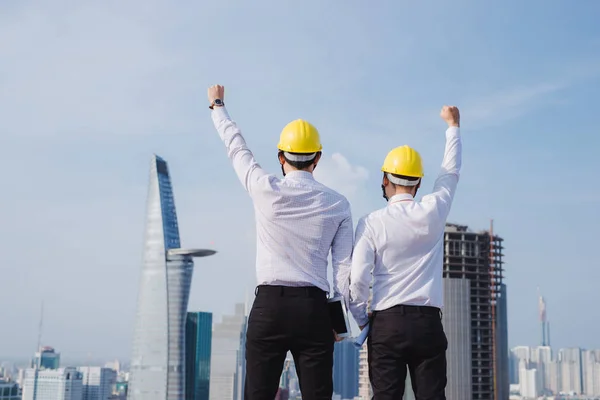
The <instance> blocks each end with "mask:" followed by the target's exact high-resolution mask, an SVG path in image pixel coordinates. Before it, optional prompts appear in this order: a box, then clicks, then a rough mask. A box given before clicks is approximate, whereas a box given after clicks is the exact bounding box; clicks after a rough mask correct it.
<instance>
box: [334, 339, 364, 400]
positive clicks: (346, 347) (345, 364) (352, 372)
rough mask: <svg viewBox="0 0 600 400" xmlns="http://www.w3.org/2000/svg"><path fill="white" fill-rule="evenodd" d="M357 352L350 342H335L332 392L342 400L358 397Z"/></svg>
mask: <svg viewBox="0 0 600 400" xmlns="http://www.w3.org/2000/svg"><path fill="white" fill-rule="evenodd" d="M358 352H359V349H357V348H356V346H354V344H353V343H352V342H351V341H350V340H343V341H341V342H336V343H335V346H334V351H333V392H334V393H335V394H338V395H340V396H341V398H342V399H353V398H354V397H356V396H358Z"/></svg>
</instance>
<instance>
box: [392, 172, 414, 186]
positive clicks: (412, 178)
mask: <svg viewBox="0 0 600 400" xmlns="http://www.w3.org/2000/svg"><path fill="white" fill-rule="evenodd" d="M387 174H388V173H387V172H384V173H383V176H386V175H387ZM392 176H393V177H394V178H400V179H405V180H407V181H411V182H414V181H418V180H419V179H421V178H416V177H414V176H406V175H398V174H392ZM390 183H391V184H392V185H394V186H402V185H396V184H395V183H394V182H392V181H390Z"/></svg>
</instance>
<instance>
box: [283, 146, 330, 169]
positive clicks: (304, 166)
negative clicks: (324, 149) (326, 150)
mask: <svg viewBox="0 0 600 400" xmlns="http://www.w3.org/2000/svg"><path fill="white" fill-rule="evenodd" d="M290 154H298V155H302V154H301V153H292V152H290ZM319 154H321V152H320V151H317V154H316V155H315V158H313V159H312V160H308V161H292V160H290V159H288V158H287V157H286V156H285V154H284V152H283V151H281V150H279V154H278V155H277V156H278V157H279V156H283V158H285V161H286V162H287V163H288V164H290V165H291V166H292V167H294V168H296V169H299V170H303V169H307V168H308V167H310V166H311V165H313V164H314V163H315V160H316V159H317V157H318V156H319Z"/></svg>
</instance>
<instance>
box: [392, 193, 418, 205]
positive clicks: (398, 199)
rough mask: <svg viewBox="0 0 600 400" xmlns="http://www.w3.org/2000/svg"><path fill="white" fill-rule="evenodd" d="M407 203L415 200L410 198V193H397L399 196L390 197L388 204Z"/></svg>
mask: <svg viewBox="0 0 600 400" xmlns="http://www.w3.org/2000/svg"><path fill="white" fill-rule="evenodd" d="M408 201H415V199H414V198H413V197H412V195H411V194H410V193H399V194H395V195H393V196H392V197H390V200H389V202H388V204H394V203H399V202H408Z"/></svg>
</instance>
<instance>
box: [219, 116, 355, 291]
mask: <svg viewBox="0 0 600 400" xmlns="http://www.w3.org/2000/svg"><path fill="white" fill-rule="evenodd" d="M212 119H213V122H214V125H215V128H217V131H218V132H219V135H220V136H221V139H222V140H223V142H224V143H225V147H226V148H227V155H228V156H229V158H230V159H231V161H232V163H233V168H234V169H235V172H236V174H237V175H238V178H239V179H240V181H241V182H242V185H244V188H245V189H246V190H247V191H248V193H249V194H250V197H251V198H252V200H253V203H254V212H255V216H256V277H257V281H258V284H259V285H282V286H316V287H318V288H320V289H322V290H323V291H325V292H330V288H329V282H328V281H327V264H328V260H327V259H328V256H329V251H330V250H331V259H332V266H333V294H334V295H335V296H339V295H344V296H345V297H346V298H347V296H348V280H349V275H350V267H351V257H352V245H353V236H354V235H353V234H354V232H353V228H352V215H351V213H350V203H349V202H348V200H347V199H346V198H345V197H344V196H342V195H341V194H339V193H337V192H335V191H334V190H332V189H330V188H328V187H326V186H325V185H323V184H321V183H319V182H317V181H316V180H315V179H314V177H313V175H312V174H311V173H310V172H306V171H292V172H289V173H287V174H286V176H285V177H284V178H283V179H280V178H278V177H277V176H275V175H273V174H268V173H267V172H265V171H264V170H263V169H262V168H261V167H260V165H259V164H258V162H256V160H255V159H254V155H253V154H252V152H251V151H250V149H248V146H247V145H246V141H245V140H244V138H243V137H242V133H241V131H240V129H239V128H238V127H237V125H236V123H235V122H233V121H232V120H231V119H230V117H229V114H228V113H227V110H226V109H225V107H215V108H214V110H213V111H212Z"/></svg>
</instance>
